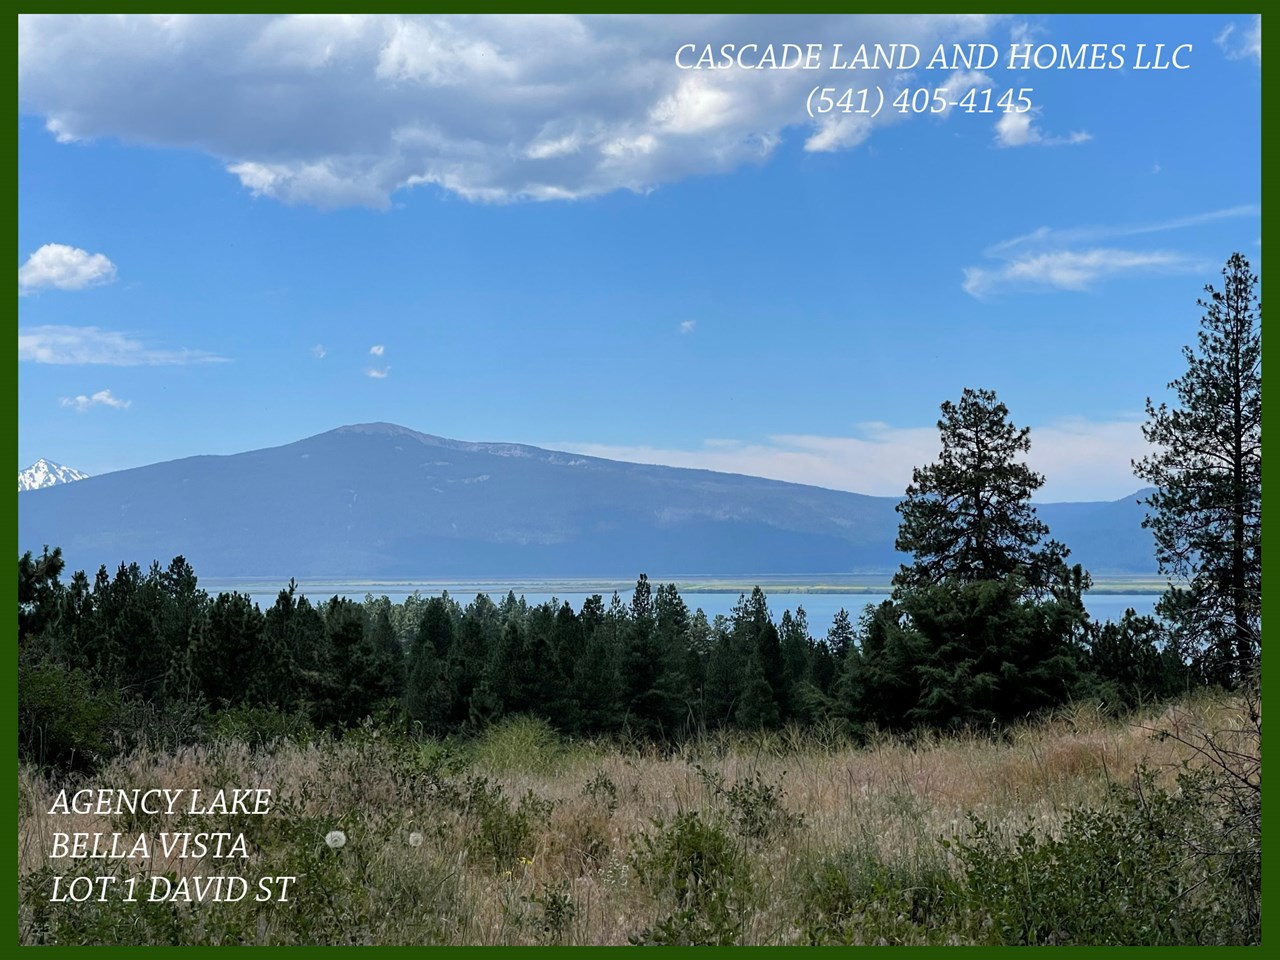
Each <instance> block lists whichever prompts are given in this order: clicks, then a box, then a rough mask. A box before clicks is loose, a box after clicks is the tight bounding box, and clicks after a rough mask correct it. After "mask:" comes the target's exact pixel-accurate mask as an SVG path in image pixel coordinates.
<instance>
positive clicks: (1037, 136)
mask: <svg viewBox="0 0 1280 960" xmlns="http://www.w3.org/2000/svg"><path fill="white" fill-rule="evenodd" d="M1039 113H1040V111H1039V109H1032V110H1028V111H1026V112H1025V113H1014V112H1009V113H1004V114H1001V115H1000V119H999V120H997V121H996V146H999V147H1025V146H1030V145H1032V144H1035V145H1037V146H1041V147H1061V146H1069V145H1071V144H1076V143H1087V142H1088V141H1090V140H1092V139H1093V134H1091V133H1089V132H1087V131H1085V130H1075V131H1073V132H1072V133H1069V134H1067V135H1066V136H1065V137H1048V136H1045V135H1044V133H1043V132H1042V131H1041V130H1040V128H1039V127H1037V126H1036V118H1037V117H1038V115H1039Z"/></svg>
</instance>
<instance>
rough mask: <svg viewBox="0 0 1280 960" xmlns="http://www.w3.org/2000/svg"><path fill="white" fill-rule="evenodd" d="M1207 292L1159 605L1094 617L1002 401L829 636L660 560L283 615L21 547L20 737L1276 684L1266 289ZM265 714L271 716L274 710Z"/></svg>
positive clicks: (968, 429) (869, 714)
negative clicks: (1264, 380)
mask: <svg viewBox="0 0 1280 960" xmlns="http://www.w3.org/2000/svg"><path fill="white" fill-rule="evenodd" d="M1223 275H1224V280H1225V284H1224V287H1223V290H1222V291H1217V290H1215V289H1214V288H1213V287H1212V286H1209V287H1207V288H1206V291H1207V293H1208V295H1209V296H1208V299H1207V300H1202V301H1200V303H1201V306H1202V307H1203V308H1204V310H1205V313H1204V317H1203V319H1202V322H1201V330H1200V336H1199V341H1198V348H1197V349H1193V348H1190V347H1188V348H1187V351H1186V359H1187V362H1188V370H1187V372H1186V373H1185V374H1184V375H1183V376H1182V377H1180V378H1179V379H1177V380H1175V381H1173V382H1172V383H1171V384H1170V387H1171V389H1172V390H1173V391H1174V394H1175V395H1176V396H1177V400H1178V406H1176V407H1174V408H1172V409H1171V408H1169V407H1168V406H1166V405H1160V406H1154V405H1152V404H1151V403H1150V402H1149V403H1148V424H1147V426H1146V428H1145V433H1146V437H1147V439H1148V440H1149V441H1150V442H1151V443H1152V444H1153V452H1152V453H1151V454H1150V455H1149V456H1147V457H1146V458H1144V459H1142V460H1141V461H1138V462H1136V463H1135V472H1136V473H1137V474H1138V475H1139V476H1140V477H1143V478H1144V479H1147V480H1149V481H1150V482H1152V483H1154V484H1155V485H1156V487H1157V492H1156V493H1154V494H1153V495H1152V496H1151V497H1150V499H1149V500H1148V506H1149V508H1150V512H1149V514H1148V518H1147V521H1146V522H1147V525H1148V526H1150V527H1151V529H1152V530H1153V531H1154V533H1155V538H1156V543H1157V560H1158V561H1159V565H1160V569H1161V571H1162V572H1164V573H1166V574H1168V575H1169V576H1170V577H1171V578H1176V581H1177V582H1176V585H1175V584H1173V583H1171V586H1170V589H1169V591H1168V592H1167V593H1166V594H1165V595H1164V597H1163V598H1162V599H1161V601H1160V604H1159V605H1158V607H1157V616H1155V617H1145V616H1137V615H1135V614H1134V613H1133V612H1132V611H1129V612H1127V613H1126V615H1125V616H1124V617H1123V618H1122V619H1121V620H1120V621H1116V622H1104V623H1098V622H1094V621H1092V620H1091V619H1090V618H1089V616H1088V615H1087V613H1086V612H1085V609H1084V604H1083V601H1082V597H1083V595H1084V593H1085V592H1086V591H1087V590H1088V589H1089V587H1090V578H1089V574H1088V572H1087V571H1085V570H1083V569H1082V568H1081V567H1080V566H1079V565H1078V564H1075V565H1072V564H1071V563H1070V551H1069V549H1068V547H1067V546H1066V545H1064V544H1061V543H1059V542H1057V541H1055V540H1053V539H1052V538H1051V536H1050V531H1049V530H1048V528H1047V527H1046V526H1045V524H1044V523H1043V522H1042V521H1041V520H1039V518H1038V517H1037V516H1036V514H1035V510H1034V507H1033V506H1032V503H1031V498H1032V495H1033V494H1034V492H1035V491H1036V490H1037V489H1039V487H1040V486H1041V485H1042V484H1043V483H1044V478H1043V477H1042V476H1040V475H1038V474H1036V473H1035V472H1033V471H1032V470H1030V469H1029V468H1028V467H1027V465H1026V464H1025V462H1024V459H1023V458H1024V456H1025V454H1026V453H1027V451H1028V449H1029V447H1030V436H1029V431H1028V429H1027V428H1019V427H1017V426H1015V425H1014V424H1013V423H1012V422H1011V421H1010V418H1009V411H1008V409H1007V408H1006V407H1005V405H1004V404H1003V403H1001V402H1000V401H999V399H998V398H997V397H996V395H995V393H994V392H993V391H989V390H975V389H966V390H965V391H964V392H963V394H962V395H961V397H960V398H959V400H958V401H956V402H952V401H947V402H945V403H943V404H942V408H941V411H942V416H941V419H940V420H939V422H938V427H939V435H940V440H941V448H942V449H941V452H940V455H939V457H938V459H937V461H936V462H934V463H932V464H930V465H927V466H924V467H919V468H917V469H916V470H915V471H913V476H912V481H911V484H910V485H909V486H908V488H907V490H906V496H905V497H904V499H903V500H902V501H901V502H900V504H899V506H898V511H899V514H900V516H901V523H900V528H899V534H898V540H897V547H898V549H899V550H900V551H902V552H904V553H906V554H909V555H910V556H911V562H910V563H909V564H904V565H903V566H902V567H901V569H900V570H899V571H898V573H897V574H896V575H895V576H894V578H893V594H892V597H891V598H890V599H889V600H887V601H885V602H884V603H882V604H880V605H879V606H877V607H869V608H867V609H866V610H865V611H864V612H863V613H862V615H861V616H860V617H859V619H858V620H857V621H856V622H855V621H854V620H853V619H852V618H851V617H850V616H849V614H848V613H847V612H845V611H843V610H842V611H840V613H839V614H838V615H837V617H836V618H835V622H834V623H833V624H832V626H831V628H830V629H829V630H828V631H827V632H826V634H825V635H823V636H820V637H814V636H812V635H811V633H810V630H809V626H808V623H807V620H806V617H805V613H804V610H803V608H798V609H797V610H796V611H794V612H792V611H791V610H787V611H785V612H784V613H783V614H782V615H781V617H780V618H775V617H774V615H773V614H772V612H771V611H770V610H769V606H768V602H767V598H766V597H765V594H764V593H763V592H762V591H761V590H760V589H759V588H758V587H757V588H756V589H754V590H753V591H752V592H751V593H750V594H743V595H741V596H740V597H739V599H738V602H737V604H736V605H735V606H734V607H733V609H732V611H731V613H730V614H729V615H728V616H724V615H719V616H716V617H715V618H713V619H708V617H707V616H706V615H705V614H704V613H703V612H702V611H701V610H690V608H689V607H688V605H687V604H686V603H685V601H684V600H683V599H682V598H681V596H680V593H679V591H678V590H677V588H676V587H675V585H673V584H669V583H665V584H654V583H651V582H650V581H649V579H648V578H647V577H646V576H645V575H643V574H642V575H641V576H640V577H639V580H638V581H637V583H636V586H635V589H634V591H633V592H632V594H631V596H630V597H629V598H628V599H624V598H622V597H620V596H619V595H618V594H616V593H615V594H614V595H613V596H612V597H611V598H609V599H607V600H606V598H605V597H603V596H601V595H596V596H592V597H590V598H589V599H588V600H586V601H585V602H584V603H583V604H582V606H581V607H580V608H579V609H577V610H574V609H573V608H572V606H570V605H569V604H568V603H561V602H557V601H549V602H546V603H541V604H537V605H529V604H527V603H526V602H525V601H524V600H523V598H517V597H516V596H515V595H514V594H510V593H509V594H508V595H507V596H506V597H505V598H504V599H503V600H502V601H501V602H496V603H495V602H494V601H493V600H492V599H491V598H490V597H488V596H487V595H485V594H480V595H478V596H476V597H475V598H474V599H473V600H471V601H469V602H467V603H466V604H465V605H463V604H462V603H460V602H459V601H458V600H456V599H455V598H453V597H450V596H448V595H447V594H446V595H442V596H438V597H429V598H424V597H421V596H418V595H415V596H413V597H410V598H409V599H407V600H406V601H405V602H404V603H401V604H392V603H391V602H390V601H389V600H388V599H387V598H385V597H383V598H374V597H372V596H370V597H368V598H366V600H365V601H364V602H363V603H360V602H356V601H353V600H349V599H345V598H342V597H338V596H334V597H332V598H331V599H329V600H326V601H324V602H322V603H318V604H313V603H312V602H311V601H310V600H309V599H308V598H307V597H305V596H303V595H301V594H300V593H299V592H298V590H297V586H296V584H295V583H293V582H291V583H290V584H289V585H288V586H287V587H286V588H285V589H283V590H281V591H280V593H279V595H278V597H277V598H276V601H275V603H274V604H273V605H272V606H270V607H268V608H267V609H265V610H263V609H260V608H259V606H258V605H257V604H255V603H254V602H253V601H252V600H251V599H250V598H249V596H247V595H245V594H240V593H226V592H224V593H219V594H217V595H216V596H213V595H210V594H209V593H208V592H206V591H204V590H203V589H201V588H200V587H199V585H198V582H197V578H196V574H195V571H194V570H193V569H192V567H191V565H190V564H188V563H187V562H186V560H185V559H183V558H182V557H177V558H175V559H174V560H173V561H172V562H171V563H170V564H169V565H168V566H167V567H162V566H161V565H160V564H159V563H155V564H153V565H152V566H151V567H150V569H149V570H146V571H145V572H144V571H143V570H142V569H141V568H140V567H139V566H138V565H137V564H127V565H126V564H122V565H121V566H120V567H119V569H118V570H117V571H116V573H115V575H114V576H112V575H109V574H108V571H107V570H106V569H105V568H100V569H99V570H98V572H97V574H96V576H95V577H94V578H93V580H92V582H91V581H90V579H89V577H88V576H87V575H86V574H85V573H84V572H76V573H74V574H73V575H72V576H71V577H70V579H69V580H65V581H64V579H63V577H62V574H63V572H64V563H63V560H62V556H61V553H60V551H59V550H58V549H56V548H55V549H53V550H49V549H48V548H47V547H46V548H45V550H44V551H43V553H42V554H41V555H40V556H34V555H33V554H31V553H26V554H24V555H23V556H21V557H20V558H19V562H18V573H19V577H18V580H19V597H18V600H19V605H18V606H19V609H18V641H19V752H20V755H21V756H23V757H24V758H27V759H30V760H33V761H36V762H40V763H48V764H56V765H61V766H77V765H82V764H87V763H92V762H93V760H94V759H95V758H96V757H100V756H103V755H105V754H106V753H109V752H111V751H112V750H113V749H121V748H122V747H123V746H124V745H125V743H126V742H127V740H128V736H129V731H128V729H127V728H128V726H129V723H130V722H133V723H135V724H136V722H137V718H138V717H139V716H142V717H144V718H151V721H154V720H155V718H157V717H160V716H181V717H187V718H194V719H192V720H191V722H192V724H193V728H200V726H201V723H204V722H206V721H207V720H208V719H209V718H211V717H217V716H220V715H222V716H225V715H228V714H231V713H234V712H236V711H240V712H244V711H249V712H251V714H252V715H253V716H255V717H258V718H259V719H260V720H262V722H264V723H265V722H267V718H270V717H276V718H279V717H292V718H296V719H297V720H298V721H299V722H301V723H305V724H306V725H308V726H310V727H315V728H324V729H332V730H341V729H343V728H345V727H348V726H351V725H353V724H357V723H360V722H361V721H362V720H364V719H365V718H367V717H370V716H374V717H378V718H380V719H381V720H382V721H384V722H387V723H394V724H397V725H400V726H401V727H402V728H403V729H405V730H408V731H416V732H418V733H421V734H423V735H440V734H446V733H451V732H459V731H461V732H465V731H472V730H477V729H480V728H483V727H484V726H485V725H487V724H489V723H491V722H493V721H494V720H496V719H498V718H501V717H503V716H506V715H511V714H533V715H538V716H541V717H543V718H545V719H546V720H547V721H548V722H550V723H551V724H552V725H554V726H555V727H556V728H557V729H559V730H561V731H563V732H565V733H566V734H571V735H584V736H596V735H617V734H621V735H627V736H631V737H637V738H646V739H664V740H670V739H679V738H683V737H688V736H696V735H699V734H701V733H704V732H706V731H710V730H716V729H726V728H729V729H733V728H741V729H761V728H776V727H780V726H782V725H784V724H802V725H803V724H818V723H828V724H829V723H837V724H840V725H842V726H844V727H845V728H846V729H848V730H849V731H851V732H853V733H854V734H858V733H865V732H867V731H869V730H871V729H889V730H906V729H909V728H911V727H914V726H917V725H927V726H930V727H937V728H957V727H973V726H981V727H984V728H986V727H989V726H991V725H1001V724H1006V723H1009V722H1012V721H1015V720H1018V719H1020V718H1023V717H1026V716H1028V715H1030V714H1033V713H1035V712H1037V711H1040V710H1044V709H1046V708H1051V707H1053V706H1055V705H1058V704H1061V703H1064V702H1066V701H1068V700H1071V699H1080V698H1096V699H1102V700H1105V701H1107V702H1109V703H1112V704H1116V705H1119V706H1132V705H1134V704H1136V703H1139V702H1142V701H1148V700H1153V699H1163V698H1168V697H1171V696H1174V695H1176V694H1178V693H1179V692H1181V691H1184V690H1186V689H1188V688H1190V687H1195V686H1203V685H1207V684H1217V685H1221V686H1227V687H1231V686H1236V685H1239V684H1241V683H1245V682H1248V681H1249V680H1250V678H1252V677H1254V676H1256V673H1257V669H1258V663H1259V651H1260V644H1261V613H1260V610H1261V608H1260V597H1261V575H1260V570H1261V517H1260V502H1261V447H1260V439H1261V353H1260V333H1259V329H1260V323H1261V306H1260V303H1259V302H1258V300H1257V297H1256V283H1257V278H1256V277H1255V276H1253V275H1252V274H1251V273H1250V272H1249V266H1248V263H1247V262H1246V261H1245V260H1244V258H1243V257H1241V256H1239V255H1238V254H1237V255H1234V256H1233V257H1232V258H1231V259H1230V260H1229V261H1228V263H1227V266H1226V268H1225V269H1224V271H1223ZM255 711H256V712H255Z"/></svg>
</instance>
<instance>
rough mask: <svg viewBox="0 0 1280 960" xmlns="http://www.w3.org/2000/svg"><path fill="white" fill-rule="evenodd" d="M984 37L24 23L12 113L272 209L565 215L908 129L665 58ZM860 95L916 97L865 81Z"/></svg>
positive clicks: (676, 25) (973, 30) (835, 19)
mask: <svg viewBox="0 0 1280 960" xmlns="http://www.w3.org/2000/svg"><path fill="white" fill-rule="evenodd" d="M998 19H999V18H996V17H987V16H951V15H945V16H944V15H937V16H912V17H897V16H838V15H787V16H770V17H759V16H720V15H716V16H668V15H661V16H625V17H624V16H579V15H571V16H570V15H564V16H552V15H528V16H510V15H502V16H493V15H490V16H483V15H477V16H471V15H454V16H416V15H415V16H402V15H385V16H211V15H180V16H86V17H67V16H60V15H49V16H45V15H38V14H26V15H23V16H21V17H20V18H19V24H18V88H19V89H18V99H19V108H20V110H22V111H23V112H25V113H34V114H38V115H40V116H42V117H43V118H44V121H45V124H46V127H47V128H48V129H49V130H50V131H51V132H52V133H53V134H54V135H55V136H56V137H57V138H59V139H60V140H64V141H72V140H80V139H89V138H96V137H115V138H119V139H121V140H123V141H125V142H129V143H141V144H148V145H154V146H162V147H175V148H183V149H193V150H199V151H203V152H205V153H207V154H210V155H212V156H214V157H217V158H219V159H220V160H222V161H223V162H224V163H225V164H226V169H227V170H228V171H229V172H230V173H231V174H232V175H234V176H236V177H237V178H238V179H239V180H240V182H241V183H242V184H243V186H244V187H245V189H247V190H249V191H251V192H252V193H254V194H256V195H260V196H263V197H270V198H273V199H275V200H279V201H282V202H285V203H305V204H313V205H316V206H319V207H340V206H347V205H364V206H369V207H374V208H386V207H388V206H389V205H390V200H391V196H392V194H394V193H395V192H396V191H398V190H402V189H405V188H407V187H412V186H414V185H428V186H434V187H435V188H438V189H442V190H445V191H448V192H451V193H455V194H457V195H459V196H461V197H464V198H467V199H470V200H476V201H486V202H501V201H510V200H551V199H572V198H578V197H589V196H596V195H599V194H602V193H607V192H609V191H613V190H619V189H625V190H634V191H640V192H643V191H647V190H650V189H652V188H654V187H656V186H658V185H661V184H664V183H669V182H671V181H674V180H679V179H681V178H683V177H687V176H691V175H699V174H708V173H716V172H721V171H726V170H732V169H734V168H736V167H739V166H741V165H743V164H750V163H758V162H761V161H762V160H764V159H766V158H767V157H769V156H770V155H771V153H772V152H773V151H774V150H775V149H776V148H777V146H778V145H779V144H780V143H781V142H782V141H783V139H784V137H785V136H788V135H796V136H799V137H801V138H803V140H804V146H805V148H806V149H808V150H813V151H823V150H847V149H851V148H854V147H856V146H857V145H858V144H860V143H862V142H863V141H865V140H866V138H867V137H868V136H870V135H871V134H872V133H873V131H874V130H875V129H876V128H877V127H878V126H881V125H883V124H886V123H898V122H908V121H905V120H904V119H903V118H902V117H901V116H900V115H899V114H898V113H897V112H896V111H892V110H886V111H882V113H881V115H880V116H879V117H877V118H876V119H875V120H870V119H868V118H866V117H858V116H848V117H846V116H843V115H841V116H840V117H838V118H836V119H832V118H831V115H827V116H826V117H824V118H823V119H822V120H821V121H813V120H810V119H809V118H808V117H807V116H806V113H805V108H804V104H805V98H806V96H807V94H808V91H809V90H810V89H811V87H812V86H813V85H814V84H819V83H826V84H828V85H832V86H838V87H840V88H844V87H847V86H848V85H849V84H850V83H851V82H854V81H853V80H852V79H851V75H850V73H849V72H847V71H830V72H829V71H827V70H825V69H824V70H817V71H799V70H740V69H736V68H734V69H729V70H702V71H694V70H679V69H677V68H676V66H675V62H674V59H675V52H676V50H677V49H678V48H679V47H680V46H681V45H682V44H685V43H695V44H700V45H701V44H708V43H713V44H716V45H717V46H718V45H719V44H721V43H726V42H734V43H738V44H748V43H758V44H762V45H764V44H768V43H770V42H772V43H774V44H782V43H787V42H794V43H821V44H823V45H824V49H825V50H826V51H827V52H828V53H829V52H830V50H831V45H832V44H834V43H837V42H839V43H843V44H845V51H846V53H847V52H848V50H849V47H850V46H851V44H852V43H853V42H855V41H856V42H857V43H867V44H874V43H876V42H881V43H900V44H907V43H914V44H916V45H918V46H919V47H920V49H921V50H922V51H928V50H929V49H930V48H932V47H933V46H934V45H936V44H939V43H953V42H972V41H978V40H983V39H986V38H988V36H989V35H990V33H991V30H992V26H993V24H994V23H996V22H997V20H998ZM938 79H940V80H941V79H945V78H942V77H939V78H938ZM856 82H857V83H858V84H880V85H884V86H885V87H886V89H892V90H896V89H897V88H898V87H900V86H901V85H902V84H906V83H912V82H917V81H915V80H912V79H910V78H909V77H906V76H901V75H899V74H898V73H897V72H896V71H892V70H888V69H881V70H865V71H864V70H859V71H858V72H857V77H856ZM196 116H198V117H199V118H200V122H199V123H193V122H192V120H191V118H192V117H196Z"/></svg>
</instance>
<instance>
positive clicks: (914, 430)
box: [545, 419, 1146, 501]
mask: <svg viewBox="0 0 1280 960" xmlns="http://www.w3.org/2000/svg"><path fill="white" fill-rule="evenodd" d="M545 445H546V446H549V447H552V448H554V449H558V450H565V451H568V452H571V453H579V454H584V455H586V456H595V457H606V458H608V459H612V460H626V461H630V462H635V463H655V464H663V465H666V466H673V467H690V468H695V469H702V470H718V471H721V472H725V473H739V474H747V475H749V476H757V477H768V478H770V479H773V480H786V481H789V482H792V483H806V484H812V485H815V486H820V487H828V488H830V489H833V490H849V491H852V492H854V493H866V494H873V495H876V496H895V497H896V496H902V494H903V491H904V490H906V487H907V484H908V483H909V482H910V481H911V470H912V468H913V467H916V466H923V465H924V464H927V463H932V462H933V461H934V460H936V459H937V456H938V452H939V440H938V430H937V427H936V426H935V425H930V426H927V427H891V426H889V425H887V424H883V423H864V424H860V425H859V426H858V430H857V435H855V436H815V435H806V434H782V435H775V436H770V437H767V438H766V439H765V440H764V441H762V442H755V443H751V442H743V441H738V440H731V439H724V438H720V439H716V440H706V441H704V442H703V443H702V444H701V445H700V446H699V447H696V448H693V449H679V448H670V447H648V446H620V445H612V444H600V443H582V442H577V443H575V442H571V441H570V442H565V441H562V442H557V443H549V444H545ZM1145 451H1146V446H1145V441H1144V440H1143V437H1142V429H1141V421H1140V420H1138V419H1132V420H1115V421H1089V420H1083V419H1071V420H1061V421H1054V422H1052V423H1049V424H1046V425H1044V426H1040V427H1032V429H1031V453H1030V456H1029V457H1028V459H1027V462H1028V464H1029V465H1030V466H1031V468H1032V469H1033V470H1035V471H1037V472H1038V473H1041V474H1044V475H1045V477H1046V483H1045V486H1044V487H1043V488H1041V490H1040V491H1039V492H1038V493H1037V495H1036V499H1037V500H1040V501H1057V500H1111V499H1119V498H1121V497H1124V496H1127V495H1129V494H1131V493H1133V492H1134V491H1135V490H1137V489H1138V488H1139V487H1140V486H1141V483H1140V482H1139V481H1138V480H1137V479H1136V478H1135V477H1134V476H1133V471H1132V468H1131V465H1130V461H1131V460H1132V459H1133V458H1134V457H1140V456H1142V454H1143V453H1144V452H1145Z"/></svg>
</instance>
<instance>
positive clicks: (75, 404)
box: [58, 390, 133, 413]
mask: <svg viewBox="0 0 1280 960" xmlns="http://www.w3.org/2000/svg"><path fill="white" fill-rule="evenodd" d="M132 402H133V401H132V400H121V399H120V398H119V397H117V396H116V395H115V394H113V393H112V392H111V391H110V390H99V391H98V392H97V393H95V394H94V395H93V396H88V397H87V396H85V395H84V394H83V393H82V394H80V395H79V396H78V397H62V398H61V399H60V400H59V401H58V403H60V404H61V405H62V406H64V407H72V408H74V409H75V411H76V413H86V412H87V411H88V410H89V408H90V407H113V408H114V409H116V410H125V409H127V408H128V407H129V404H131V403H132Z"/></svg>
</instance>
